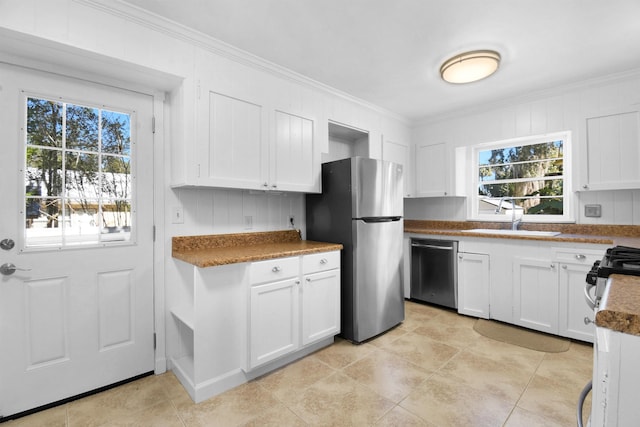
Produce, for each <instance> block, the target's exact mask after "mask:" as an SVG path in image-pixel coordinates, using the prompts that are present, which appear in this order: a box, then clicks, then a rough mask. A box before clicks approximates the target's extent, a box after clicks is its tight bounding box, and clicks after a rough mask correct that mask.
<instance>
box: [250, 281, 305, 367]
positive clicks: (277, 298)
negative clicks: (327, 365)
mask: <svg viewBox="0 0 640 427" xmlns="http://www.w3.org/2000/svg"><path fill="white" fill-rule="evenodd" d="M299 284H300V280H299V279H298V278H293V279H289V280H283V281H280V282H275V283H267V284H264V285H260V286H252V287H251V302H250V304H251V309H250V313H251V314H250V316H251V317H250V330H249V337H250V343H249V361H250V367H251V368H255V367H256V366H260V365H262V364H264V363H267V362H269V361H271V360H274V359H276V358H278V357H280V356H282V355H285V354H287V353H290V352H292V351H295V350H296V349H298V347H299V338H298V337H299V329H298V325H299V323H300V320H299V311H298V310H299V304H298V286H299Z"/></svg>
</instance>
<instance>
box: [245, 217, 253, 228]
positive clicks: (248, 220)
mask: <svg viewBox="0 0 640 427" xmlns="http://www.w3.org/2000/svg"><path fill="white" fill-rule="evenodd" d="M252 228H253V217H252V216H251V215H245V216H244V229H245V230H251V229H252Z"/></svg>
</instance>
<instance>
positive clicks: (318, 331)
mask: <svg viewBox="0 0 640 427" xmlns="http://www.w3.org/2000/svg"><path fill="white" fill-rule="evenodd" d="M302 264H303V266H302V270H303V280H302V286H301V287H300V292H301V295H300V301H301V318H302V345H303V346H305V345H307V344H311V343H313V342H316V341H318V340H320V339H322V338H326V337H330V336H335V335H337V334H339V333H340V252H328V253H321V254H314V255H306V256H304V257H303V260H302Z"/></svg>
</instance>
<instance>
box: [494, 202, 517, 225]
mask: <svg viewBox="0 0 640 427" xmlns="http://www.w3.org/2000/svg"><path fill="white" fill-rule="evenodd" d="M507 199H511V229H512V230H517V229H518V225H520V222H521V221H522V217H520V219H516V203H515V199H514V198H513V197H502V198H501V199H500V203H498V207H497V208H496V213H497V214H499V213H500V209H502V202H504V201H505V200H507Z"/></svg>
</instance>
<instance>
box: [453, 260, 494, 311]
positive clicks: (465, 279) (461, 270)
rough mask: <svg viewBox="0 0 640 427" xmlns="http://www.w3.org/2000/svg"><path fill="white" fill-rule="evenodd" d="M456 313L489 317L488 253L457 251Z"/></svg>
mask: <svg viewBox="0 0 640 427" xmlns="http://www.w3.org/2000/svg"><path fill="white" fill-rule="evenodd" d="M458 313H460V314H466V315H468V316H473V317H481V318H483V319H488V318H489V255H488V254H475V253H469V252H460V253H458Z"/></svg>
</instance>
